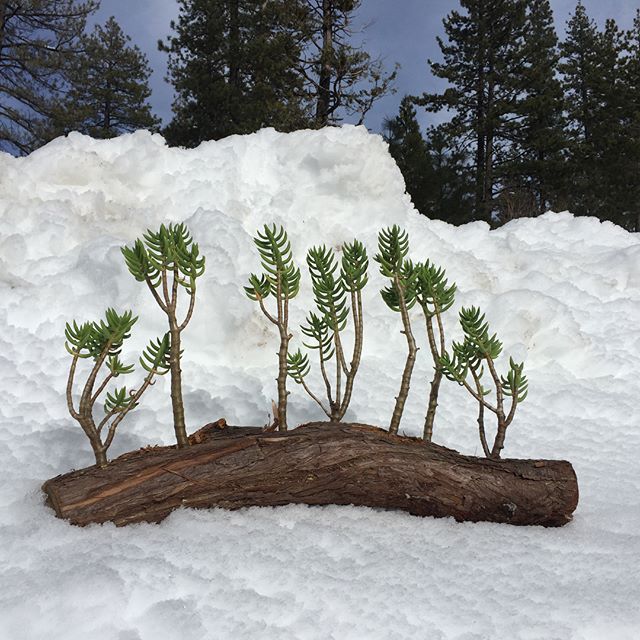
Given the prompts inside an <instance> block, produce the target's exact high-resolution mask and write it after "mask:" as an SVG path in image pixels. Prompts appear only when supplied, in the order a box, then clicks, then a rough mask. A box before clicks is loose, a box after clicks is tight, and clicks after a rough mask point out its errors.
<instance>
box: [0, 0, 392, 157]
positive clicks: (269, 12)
mask: <svg viewBox="0 0 640 640" xmlns="http://www.w3.org/2000/svg"><path fill="white" fill-rule="evenodd" d="M360 3H361V0H269V1H268V2H264V0H178V5H179V17H178V19H177V20H176V21H175V22H172V23H171V30H172V35H171V36H169V37H168V38H166V39H165V40H161V41H160V42H159V43H158V46H159V49H160V50H161V51H164V52H166V53H168V59H169V67H168V76H167V80H168V81H169V82H170V83H171V84H172V85H173V87H174V90H175V100H174V102H173V119H172V120H171V122H170V123H169V124H168V125H167V126H166V127H165V128H164V129H162V133H163V134H164V135H165V137H166V138H167V140H168V142H169V143H171V144H176V145H182V146H187V147H193V146H196V145H198V144H199V143H200V142H202V141H204V140H217V139H219V138H223V137H225V136H228V135H231V134H243V133H250V132H253V131H256V130H258V129H260V128H262V127H275V128H277V129H279V130H280V131H293V130H296V129H303V128H318V127H323V126H327V125H335V124H338V123H340V122H341V121H342V120H343V119H344V118H350V119H352V120H353V121H355V122H357V123H362V122H363V121H364V117H365V115H366V114H367V112H368V111H369V110H370V109H371V107H372V105H373V103H374V102H375V101H376V100H377V99H379V98H380V97H382V96H383V95H385V94H386V93H388V92H389V91H390V90H391V85H392V82H393V80H394V78H395V75H396V71H395V70H394V69H392V70H390V71H386V70H385V69H384V66H383V64H382V62H381V61H380V60H379V59H376V58H373V57H372V56H371V55H369V53H367V52H366V51H365V50H364V49H363V48H362V47H361V46H359V45H358V43H357V38H356V37H354V31H353V29H352V25H353V19H354V15H355V14H356V12H357V10H358V8H359V6H360ZM97 8H98V2H97V1H96V0H87V1H85V2H79V1H77V0H0V150H5V151H9V152H12V153H29V152H30V151H33V150H34V149H36V148H37V147H39V146H41V145H43V144H45V143H46V142H48V141H49V140H51V139H53V138H54V137H56V136H58V135H62V134H64V133H67V132H69V131H81V132H83V133H87V134H89V135H92V136H94V137H101V138H107V137H112V136H116V135H119V134H120V133H123V132H127V131H132V130H135V129H139V128H147V129H151V130H160V122H159V120H158V119H157V118H156V117H154V116H153V114H152V113H151V108H150V106H149V103H148V99H149V96H150V95H151V91H150V89H149V84H148V80H149V76H150V73H151V71H150V68H149V65H148V60H147V58H146V56H145V55H144V54H142V52H141V51H140V49H139V48H138V47H137V46H132V45H131V44H130V38H129V37H128V36H126V35H125V34H124V33H123V31H122V29H121V28H120V26H119V25H118V23H117V22H116V20H115V19H114V18H110V19H109V20H108V21H107V23H106V24H105V25H104V26H100V25H98V26H96V27H95V29H94V30H93V32H91V33H86V23H87V19H88V18H89V17H90V16H91V14H92V13H94V12H95V11H96V10H97Z"/></svg>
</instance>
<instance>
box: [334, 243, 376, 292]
mask: <svg viewBox="0 0 640 640" xmlns="http://www.w3.org/2000/svg"><path fill="white" fill-rule="evenodd" d="M368 268H369V257H368V256H367V250H366V249H365V246H364V245H363V244H362V242H359V241H358V240H353V242H351V243H347V244H345V245H344V246H343V247H342V260H341V269H340V281H341V285H342V287H343V288H344V290H345V291H347V292H348V293H356V292H358V291H362V289H364V287H365V285H366V284H367V282H368V281H369V276H368V275H367V269H368Z"/></svg>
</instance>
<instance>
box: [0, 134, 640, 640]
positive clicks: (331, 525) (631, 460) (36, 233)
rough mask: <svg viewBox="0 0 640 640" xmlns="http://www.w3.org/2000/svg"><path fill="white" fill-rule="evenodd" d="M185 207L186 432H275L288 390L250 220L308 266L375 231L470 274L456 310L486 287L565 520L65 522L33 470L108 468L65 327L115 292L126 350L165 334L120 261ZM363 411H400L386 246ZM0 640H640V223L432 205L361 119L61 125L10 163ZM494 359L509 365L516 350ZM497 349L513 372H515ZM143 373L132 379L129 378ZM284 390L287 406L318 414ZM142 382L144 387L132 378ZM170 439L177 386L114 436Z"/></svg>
mask: <svg viewBox="0 0 640 640" xmlns="http://www.w3.org/2000/svg"><path fill="white" fill-rule="evenodd" d="M178 221H180V222H182V221H184V222H186V224H187V225H188V227H189V228H190V229H191V231H192V233H193V235H194V237H195V239H196V240H197V241H198V242H199V244H200V248H201V251H202V253H203V254H204V255H205V256H206V258H207V271H206V274H205V276H204V277H203V278H202V280H201V281H199V293H198V299H197V306H196V310H195V315H194V317H193V320H192V322H191V324H190V325H189V327H188V328H187V330H186V332H185V334H184V348H185V352H184V366H183V370H184V390H185V403H186V414H187V421H188V425H189V430H190V431H193V430H195V429H196V428H198V427H200V426H202V425H203V424H205V423H207V422H210V421H212V420H215V419H217V418H219V417H222V416H224V417H226V419H227V421H228V422H229V423H231V424H255V425H262V424H265V423H266V422H267V421H268V420H269V415H268V414H269V412H270V408H271V399H272V398H275V397H276V389H275V382H274V378H275V374H276V356H275V355H274V354H275V351H276V348H277V338H276V336H275V333H274V331H273V327H272V326H271V325H270V324H269V323H268V321H267V320H266V319H265V318H264V317H263V316H262V315H261V314H260V312H259V309H258V308H257V306H256V305H255V304H254V303H252V302H251V301H249V300H248V299H247V298H246V297H245V295H244V292H243V289H242V286H243V285H244V284H246V280H247V277H248V275H249V273H250V272H252V271H257V270H259V260H258V257H257V255H256V251H255V247H254V246H253V243H252V236H253V235H254V234H255V231H256V229H258V228H260V227H261V226H262V225H263V224H264V223H266V222H267V223H276V224H283V225H285V226H286V229H287V231H288V232H289V235H290V239H291V242H292V245H293V248H294V252H295V257H296V259H297V261H298V263H299V264H300V265H301V266H303V273H304V279H303V292H302V294H301V295H300V296H299V297H298V298H296V300H295V303H294V304H293V307H292V312H291V314H292V323H293V325H294V328H295V331H294V334H295V336H294V342H293V345H292V346H293V348H294V349H295V348H297V346H298V345H299V343H300V332H299V330H298V329H297V325H298V323H299V322H301V321H303V319H304V316H305V314H306V312H307V310H308V309H309V308H310V304H311V296H310V286H309V279H308V274H307V273H306V267H305V266H304V257H305V254H306V251H307V249H308V248H309V247H311V246H312V245H314V244H319V243H326V244H327V245H329V246H332V247H334V248H335V249H336V250H340V247H341V245H342V243H344V242H345V241H350V240H351V239H352V238H354V237H358V238H359V239H360V240H362V241H363V242H364V243H365V244H366V246H367V248H368V250H369V255H370V256H373V254H374V253H375V252H376V236H377V233H378V231H379V230H380V229H381V228H383V227H385V226H388V225H392V224H394V223H397V224H399V225H400V226H402V227H404V228H405V229H406V230H407V231H408V232H409V234H410V239H411V256H412V257H413V258H415V259H420V260H421V259H425V258H427V257H428V258H430V259H431V260H433V261H435V262H436V263H437V264H439V265H442V266H443V267H445V268H446V269H447V274H448V276H449V278H450V280H452V281H455V282H456V283H457V285H458V291H459V293H458V296H457V301H456V304H455V306H454V307H453V308H452V309H451V310H450V311H449V312H447V317H446V326H447V331H448V338H449V339H451V338H457V337H459V333H458V330H457V328H456V325H457V318H456V316H457V311H458V310H459V309H460V307H461V306H462V305H465V306H467V305H480V306H481V307H482V309H483V310H485V311H486V313H487V317H488V319H489V320H490V322H491V327H492V330H494V331H496V332H497V333H498V335H499V336H500V337H501V338H502V339H503V341H504V345H505V352H506V354H512V355H514V357H515V358H516V360H522V359H524V360H525V361H526V372H527V374H528V377H529V380H530V393H529V397H528V399H527V400H526V402H525V403H524V404H523V405H522V406H521V407H520V409H519V411H518V414H517V416H516V420H515V422H514V423H513V425H512V426H511V428H510V430H509V433H508V437H507V443H506V450H505V455H506V456H509V457H541V458H559V459H567V460H570V461H571V462H572V463H573V465H574V467H575V469H576V472H577V475H578V480H579V484H580V504H579V506H578V510H577V512H576V514H575V518H574V520H573V522H571V523H570V524H569V525H567V526H565V527H563V528H561V529H544V528H541V527H525V528H517V527H511V526H507V525H496V524H486V523H484V524H458V523H456V522H454V521H453V520H450V519H443V520H436V519H432V518H417V517H412V516H410V515H408V514H405V513H393V512H381V511H375V510H372V509H366V508H355V507H318V508H309V507H305V506H289V507H282V508H253V509H245V510H241V511H236V512H227V511H223V510H219V509H214V510H209V511H194V510H180V511H178V512H175V513H174V514H172V515H171V516H170V517H169V518H167V520H165V521H164V522H163V523H162V524H160V525H148V524H141V525H135V526H129V527H126V528H116V527H115V526H113V525H111V524H106V525H101V526H98V525H94V526H89V527H86V528H77V527H73V526H70V525H69V524H68V523H66V522H65V521H62V520H59V519H56V518H55V517H54V515H53V512H52V511H51V510H50V509H49V508H48V507H46V506H45V504H44V498H43V494H42V493H41V491H40V485H41V483H42V482H43V481H44V480H46V479H47V478H50V477H52V476H54V475H57V474H59V473H63V472H66V471H68V470H70V469H71V468H80V467H83V466H88V465H90V464H92V462H93V458H92V455H91V450H90V448H89V444H88V442H87V441H86V439H85V437H84V435H83V434H82V432H81V430H80V428H79V426H78V425H77V424H76V423H75V422H74V421H73V420H72V419H71V418H70V417H69V415H68V413H67V408H66V403H65V398H64V389H65V384H66V377H67V373H68V367H69V364H70V357H69V356H68V354H67V353H66V351H65V349H64V335H63V330H64V324H65V322H66V321H67V320H71V319H76V320H78V321H80V320H87V319H98V318H99V317H101V316H102V314H103V312H104V310H105V308H106V307H107V306H113V307H115V308H116V309H119V310H125V309H129V308H131V309H133V310H134V312H135V313H136V314H139V315H140V320H139V321H138V324H137V325H136V326H135V328H134V335H133V337H132V339H131V341H130V344H129V345H128V346H127V350H126V351H125V355H129V360H130V361H132V362H136V360H137V358H136V355H137V352H138V350H139V348H140V347H141V346H142V345H143V344H144V343H146V341H147V340H148V339H149V338H150V337H152V336H156V335H160V334H162V333H164V331H165V325H164V323H165V318H164V316H163V314H162V312H161V311H160V309H159V308H158V307H157V306H156V304H155V302H154V301H153V300H152V298H151V296H150V294H149V292H148V290H146V288H145V287H144V286H143V285H141V284H140V283H138V282H136V281H135V280H134V279H133V278H132V277H131V276H130V274H129V273H128V272H127V270H126V267H125V265H124V261H123V259H122V256H121V254H120V247H121V246H122V245H123V244H130V243H131V242H132V241H133V240H134V239H135V238H136V237H139V236H140V235H141V234H142V233H143V232H144V231H145V230H146V229H147V228H151V229H154V228H157V227H158V226H159V225H160V224H161V223H165V222H178ZM370 274H371V282H370V284H369V286H368V287H367V289H366V290H365V296H364V297H365V301H364V302H365V347H364V355H363V360H362V365H361V372H360V375H359V378H358V379H357V382H356V389H355V392H354V397H353V402H352V405H351V410H350V412H349V414H348V415H347V418H348V419H353V420H358V421H362V422H369V423H373V424H386V423H387V421H388V420H389V418H390V414H391V410H392V407H393V402H394V396H395V395H396V393H397V391H398V388H399V382H400V375H401V371H402V367H403V365H404V358H405V354H406V344H405V342H404V338H403V336H402V335H401V334H400V332H399V330H400V319H399V317H398V316H397V315H396V314H393V313H392V312H390V311H389V310H388V309H387V308H386V307H384V305H383V303H382V301H381V299H380V297H379V294H378V291H379V289H380V287H381V286H383V284H384V282H383V279H382V277H381V276H380V275H379V274H378V273H377V269H376V265H375V263H373V261H372V264H371V267H370ZM413 317H414V326H415V327H416V334H417V335H418V336H419V340H420V346H421V347H422V348H421V351H420V352H419V359H418V365H417V368H416V370H415V373H414V377H413V384H412V387H411V395H410V399H409V402H408V404H407V407H406V410H405V414H404V419H403V422H402V426H401V429H402V430H403V431H404V432H405V433H407V434H411V435H419V434H420V432H421V428H422V423H423V417H424V412H425V408H426V396H427V391H428V380H429V378H430V372H431V363H430V361H429V355H428V348H427V345H426V339H425V336H424V331H423V328H424V324H423V320H422V319H421V318H420V316H419V315H418V314H417V312H415V315H414V316H413ZM0 323H1V326H2V332H1V333H0V376H1V379H2V396H3V397H2V402H0V465H1V467H2V482H0V638H1V639H2V640H22V639H24V640H37V639H47V640H55V639H58V638H64V639H68V640H72V639H74V640H75V639H78V640H86V639H87V638H91V640H102V639H105V640H163V639H167V640H178V639H181V640H191V639H194V640H195V639H197V640H201V639H205V638H214V639H218V638H220V639H223V638H224V639H226V638H229V639H233V640H242V639H252V640H253V639H256V638H259V639H267V638H273V639H277V640H288V639H292V640H293V639H295V640H311V639H318V640H321V639H322V640H325V639H328V638H335V639H341V640H342V639H351V638H353V639H367V640H368V639H371V640H373V639H380V640H391V639H398V640H401V639H407V638H411V639H414V638H415V639H417V638H424V639H427V638H428V639H429V640H437V639H439V638H443V639H458V640H484V639H491V640H496V639H503V638H504V639H507V638H508V639H522V640H534V639H540V640H542V639H544V640H555V639H558V640H569V639H571V640H601V639H607V640H609V639H613V640H632V639H637V638H640V608H639V606H638V603H639V602H640V473H639V472H640V467H639V466H638V464H639V463H638V460H639V459H640V409H639V403H640V375H639V373H640V239H639V237H638V234H630V233H627V232H625V231H623V230H621V229H620V228H618V227H615V226H613V225H612V224H609V223H600V222H599V221H598V220H595V219H592V218H574V217H573V216H572V215H570V214H568V213H548V214H546V215H544V216H542V217H540V218H538V219H535V220H532V219H526V220H518V221H515V222H511V223H509V224H508V225H506V226H505V227H503V228H501V229H499V230H497V231H490V230H489V228H488V227H487V225H486V224H484V223H480V222H478V223H473V224H468V225H466V226H464V227H461V228H455V227H452V226H449V225H447V224H445V223H443V222H437V221H431V220H428V219H426V218H425V217H423V216H420V215H419V214H418V213H417V212H416V211H415V210H414V208H413V206H412V204H411V202H410V199H409V197H408V196H407V195H406V194H405V190H404V183H403V180H402V177H401V175H400V173H399V171H398V169H397V167H396V166H395V164H394V162H393V160H392V159H391V157H390V156H389V155H388V153H387V149H386V146H385V144H384V142H383V141H382V140H381V139H380V138H379V137H377V136H374V135H369V134H368V133H367V132H366V131H365V130H364V129H362V128H353V127H345V128H341V129H337V128H336V129H329V130H324V131H320V132H298V133H293V134H288V135H284V134H279V133H276V132H274V131H272V130H264V131H261V132H259V133H257V134H255V135H251V136H242V137H231V138H227V139H225V140H222V141H220V142H216V143H206V144H203V145H201V146H200V147H199V148H198V149H196V150H191V151H186V150H180V149H169V148H168V147H166V146H165V144H164V141H163V139H162V138H161V137H159V136H152V135H150V134H146V133H142V132H140V133H136V134H133V135H128V136H123V137H121V138H118V139H116V140H112V141H106V142H105V141H96V140H92V139H90V138H87V137H83V136H80V135H74V134H72V135H70V136H68V137H67V138H65V139H58V140H56V141H54V142H52V143H51V144H49V145H47V146H46V147H44V148H42V149H40V150H39V151H36V152H35V153H33V154H31V155H30V156H29V157H26V158H20V159H15V158H11V157H9V156H7V155H2V154H0ZM505 359H506V356H505ZM503 364H504V363H503ZM140 375H141V374H140V371H138V372H137V373H136V374H134V375H133V376H130V380H133V381H134V383H135V376H138V377H140ZM290 384H291V385H292V387H293V388H292V395H291V396H290V400H289V404H290V414H289V421H290V423H291V424H296V423H298V422H300V421H307V420H311V419H322V417H323V416H322V414H321V413H320V412H319V409H318V408H317V407H316V405H315V404H314V403H313V401H312V400H310V399H309V398H308V397H307V396H306V395H305V394H304V392H303V391H302V390H301V389H300V388H299V387H294V386H293V384H292V383H291V382H290ZM134 386H135V384H134ZM434 439H435V440H436V441H437V442H439V443H441V444H444V445H446V446H449V447H453V448H456V449H458V450H460V451H462V452H465V453H469V454H479V453H480V446H479V442H478V437H477V428H476V423H475V407H474V404H473V402H472V401H471V399H470V398H468V397H467V395H466V392H465V391H464V389H461V388H459V387H458V386H457V385H454V384H452V383H446V384H444V385H443V388H442V392H441V402H440V408H439V412H438V416H437V421H436V426H435V434H434ZM171 442H172V423H171V411H170V402H169V395H168V380H166V379H164V378H163V379H162V380H161V381H160V382H158V384H156V385H155V386H154V387H153V388H152V389H151V390H149V391H148V392H147V394H146V396H145V397H144V398H143V402H142V404H141V406H140V407H139V408H138V409H136V410H135V411H134V412H132V414H130V416H129V417H128V418H127V419H126V421H125V422H123V423H122V425H121V428H120V432H119V434H118V436H117V437H116V439H115V442H114V445H113V447H112V451H111V454H112V455H117V454H119V453H121V452H123V451H126V450H131V449H135V448H138V447H141V446H144V445H146V444H149V443H164V444H170V443H171Z"/></svg>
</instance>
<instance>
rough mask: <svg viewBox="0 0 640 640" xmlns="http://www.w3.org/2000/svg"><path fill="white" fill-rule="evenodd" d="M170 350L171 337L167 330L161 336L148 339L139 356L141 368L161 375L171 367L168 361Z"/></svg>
mask: <svg viewBox="0 0 640 640" xmlns="http://www.w3.org/2000/svg"><path fill="white" fill-rule="evenodd" d="M170 351H171V338H170V336H169V333H168V332H167V333H165V334H164V336H163V337H162V338H156V339H155V340H150V341H149V344H148V345H147V348H146V349H145V350H144V351H143V352H142V356H141V357H140V364H141V365H142V368H143V369H145V370H146V371H148V372H149V373H155V374H157V375H160V376H163V375H164V374H165V373H167V372H168V371H169V369H170V368H171V365H170V363H169V358H170V355H171V354H170Z"/></svg>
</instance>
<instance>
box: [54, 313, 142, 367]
mask: <svg viewBox="0 0 640 640" xmlns="http://www.w3.org/2000/svg"><path fill="white" fill-rule="evenodd" d="M137 320H138V317H137V316H136V317H134V316H133V313H132V312H131V311H125V312H124V313H123V314H122V315H120V314H118V312H117V311H116V310H115V309H112V308H109V309H107V310H106V312H105V319H104V320H100V321H97V322H84V323H82V324H80V325H78V324H77V323H76V321H75V320H74V321H73V322H72V323H71V324H70V323H68V322H67V323H66V325H65V331H64V333H65V336H66V338H67V341H66V342H65V347H66V349H67V351H68V352H69V353H70V354H71V355H72V356H77V357H78V358H93V359H94V360H97V359H98V358H99V357H100V356H101V355H103V354H104V351H105V350H106V351H107V352H106V355H107V356H108V357H109V358H110V361H109V362H110V363H111V364H110V366H113V368H114V372H115V371H118V373H129V371H128V370H126V369H128V368H127V367H124V365H122V363H121V362H120V361H119V360H118V359H117V358H116V359H115V360H113V359H112V358H113V357H115V356H118V354H119V353H120V351H121V349H122V343H123V342H124V341H125V340H126V339H127V338H129V336H130V335H131V328H132V327H133V325H134V324H135V323H136V321H137Z"/></svg>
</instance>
